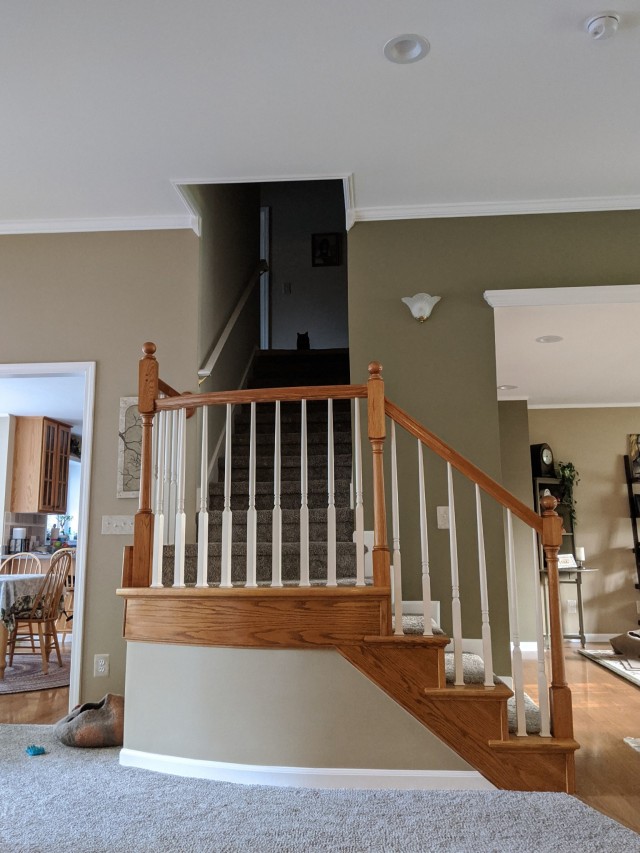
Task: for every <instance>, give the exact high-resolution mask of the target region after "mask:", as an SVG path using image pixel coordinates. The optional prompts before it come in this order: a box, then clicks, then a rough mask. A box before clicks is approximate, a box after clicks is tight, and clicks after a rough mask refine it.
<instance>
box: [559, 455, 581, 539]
mask: <svg viewBox="0 0 640 853" xmlns="http://www.w3.org/2000/svg"><path fill="white" fill-rule="evenodd" d="M558 477H559V479H560V500H559V503H560V504H561V505H562V506H564V507H566V508H567V511H568V513H569V516H570V518H571V522H572V524H573V526H574V527H575V526H576V525H577V523H578V521H577V518H576V509H575V507H576V499H575V497H574V495H573V490H574V488H575V487H576V486H577V485H578V483H579V482H580V474H579V472H578V470H577V469H576V466H575V465H574V464H573V462H558Z"/></svg>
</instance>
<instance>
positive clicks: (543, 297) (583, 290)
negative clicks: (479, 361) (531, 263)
mask: <svg viewBox="0 0 640 853" xmlns="http://www.w3.org/2000/svg"><path fill="white" fill-rule="evenodd" d="M483 296H484V298H485V301H486V302H488V303H489V305H490V306H491V307H492V308H534V307H540V306H547V305H612V304H618V305H619V304H629V303H635V302H640V284H612V285H594V286H593V287H529V288H525V289H523V290H485V292H484V294H483Z"/></svg>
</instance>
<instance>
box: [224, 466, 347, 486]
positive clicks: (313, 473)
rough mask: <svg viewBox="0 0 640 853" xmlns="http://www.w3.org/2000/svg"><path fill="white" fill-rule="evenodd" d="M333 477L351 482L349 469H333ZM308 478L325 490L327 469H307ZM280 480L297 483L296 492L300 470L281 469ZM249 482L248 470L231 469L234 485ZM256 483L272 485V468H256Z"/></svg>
mask: <svg viewBox="0 0 640 853" xmlns="http://www.w3.org/2000/svg"><path fill="white" fill-rule="evenodd" d="M333 475H334V477H335V480H336V481H338V480H341V481H343V482H345V483H347V484H348V483H349V482H350V481H351V468H338V467H336V468H334V471H333ZM308 477H309V480H310V481H311V480H315V481H316V482H318V483H320V482H322V483H324V488H325V489H326V488H327V469H326V468H319V467H314V468H309V469H308ZM219 479H220V480H223V479H224V467H223V468H222V471H220V475H219ZM280 479H281V481H282V483H283V484H284V483H285V482H287V483H297V484H298V491H299V490H300V489H299V484H300V469H299V468H285V467H283V468H281V469H280ZM248 480H249V469H248V468H236V467H235V466H233V467H232V469H231V481H232V482H234V483H243V482H248ZM256 481H257V482H258V483H271V484H272V485H273V467H271V468H266V467H264V468H258V467H256Z"/></svg>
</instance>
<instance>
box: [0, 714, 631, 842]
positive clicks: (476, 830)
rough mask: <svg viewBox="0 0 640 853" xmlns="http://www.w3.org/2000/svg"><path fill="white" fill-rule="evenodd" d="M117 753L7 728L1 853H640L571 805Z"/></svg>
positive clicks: (626, 834) (613, 828) (2, 753)
mask: <svg viewBox="0 0 640 853" xmlns="http://www.w3.org/2000/svg"><path fill="white" fill-rule="evenodd" d="M31 744H34V745H36V746H42V747H44V748H45V750H46V753H45V754H44V755H38V756H33V757H29V756H28V755H26V754H25V748H26V747H27V746H29V745H31ZM118 753H119V750H118V748H117V747H116V748H107V749H74V748H72V747H66V746H63V745H62V744H61V743H59V742H58V741H56V740H55V739H54V737H53V729H52V727H51V726H20V725H4V726H0V850H6V851H11V853H60V851H70V850H73V851H81V852H82V853H106V852H107V851H108V853H151V851H153V853H155V852H156V851H158V853H169V851H170V853H205V851H206V853H208V852H209V851H215V853H298V851H299V853H329V851H330V853H433V852H434V851H437V853H514V851H517V853H576V851H580V853H587V851H588V853H640V836H639V835H637V834H636V833H634V832H632V831H631V830H630V829H626V828H625V827H624V826H622V825H621V824H619V823H616V822H615V821H614V820H611V818H608V817H605V816H604V815H602V814H600V813H599V812H597V811H595V810H594V809H592V808H590V807H589V806H586V805H585V804H584V803H581V802H580V801H579V800H578V799H576V798H575V797H571V796H569V795H568V794H550V793H523V792H519V791H411V790H383V791H356V790H344V789H335V790H321V789H318V788H304V789H303V788H276V787H272V786H268V785H264V786H263V785H237V784H232V783H229V782H215V781H212V780H208V779H187V778H183V777H178V776H167V775H163V774H160V773H152V772H151V771H148V770H140V769H138V768H133V767H121V766H120V764H119V763H118Z"/></svg>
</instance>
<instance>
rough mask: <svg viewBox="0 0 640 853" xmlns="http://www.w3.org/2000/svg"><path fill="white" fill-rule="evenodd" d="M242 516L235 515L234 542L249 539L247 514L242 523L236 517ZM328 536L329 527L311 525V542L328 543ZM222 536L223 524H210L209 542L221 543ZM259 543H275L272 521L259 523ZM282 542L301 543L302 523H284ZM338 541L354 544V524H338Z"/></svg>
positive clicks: (263, 511)
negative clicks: (323, 541)
mask: <svg viewBox="0 0 640 853" xmlns="http://www.w3.org/2000/svg"><path fill="white" fill-rule="evenodd" d="M287 512H291V510H287ZM261 514H263V515H266V514H269V515H271V513H267V511H265V510H261ZM238 515H240V513H238V512H236V513H234V520H233V523H232V526H231V535H232V538H233V541H234V542H246V539H247V522H246V514H244V513H243V515H245V518H244V519H243V520H242V521H240V520H238V519H237V518H236V516H238ZM326 535H327V525H326V523H325V524H316V523H311V524H309V541H310V542H322V540H323V539H324V540H325V541H326ZM221 536H222V523H218V524H216V523H213V524H211V523H210V524H209V541H210V542H216V541H218V542H219V541H220V538H221ZM258 541H259V542H272V541H273V525H272V522H271V519H269V521H261V522H258ZM282 541H283V542H299V541H300V522H299V521H296V522H292V523H289V524H285V523H283V525H282ZM336 541H337V542H352V541H353V525H352V524H348V523H347V524H344V523H342V524H337V525H336Z"/></svg>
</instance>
